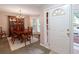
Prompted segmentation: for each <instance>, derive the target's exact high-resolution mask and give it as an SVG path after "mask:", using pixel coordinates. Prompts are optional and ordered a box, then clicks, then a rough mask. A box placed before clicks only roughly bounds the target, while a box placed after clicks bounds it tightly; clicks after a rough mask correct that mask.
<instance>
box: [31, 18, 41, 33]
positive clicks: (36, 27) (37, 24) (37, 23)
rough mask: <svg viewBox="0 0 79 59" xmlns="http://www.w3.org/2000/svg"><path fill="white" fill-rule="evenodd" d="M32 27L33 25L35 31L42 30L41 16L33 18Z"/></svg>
mask: <svg viewBox="0 0 79 59" xmlns="http://www.w3.org/2000/svg"><path fill="white" fill-rule="evenodd" d="M32 27H33V32H40V18H39V17H37V18H33V19H32Z"/></svg>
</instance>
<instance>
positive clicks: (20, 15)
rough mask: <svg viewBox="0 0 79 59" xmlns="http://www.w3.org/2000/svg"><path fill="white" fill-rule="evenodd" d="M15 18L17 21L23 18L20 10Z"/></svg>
mask: <svg viewBox="0 0 79 59" xmlns="http://www.w3.org/2000/svg"><path fill="white" fill-rule="evenodd" d="M16 17H17V18H18V19H21V18H24V16H22V13H21V9H20V10H19V15H17V16H16Z"/></svg>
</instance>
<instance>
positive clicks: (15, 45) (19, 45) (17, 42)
mask: <svg viewBox="0 0 79 59" xmlns="http://www.w3.org/2000/svg"><path fill="white" fill-rule="evenodd" d="M37 41H38V39H37V38H35V37H33V39H31V43H34V42H37ZM8 42H9V45H10V49H11V51H14V50H17V49H19V48H22V47H24V46H25V43H20V41H18V40H16V41H15V43H14V44H12V42H11V37H8ZM28 44H30V42H29V41H28V42H26V45H28Z"/></svg>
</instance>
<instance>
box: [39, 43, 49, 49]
mask: <svg viewBox="0 0 79 59" xmlns="http://www.w3.org/2000/svg"><path fill="white" fill-rule="evenodd" d="M40 45H41V46H43V47H45V48H47V49H49V50H50V48H49V47H47V46H46V45H44V44H42V43H40Z"/></svg>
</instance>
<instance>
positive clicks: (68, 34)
mask: <svg viewBox="0 0 79 59" xmlns="http://www.w3.org/2000/svg"><path fill="white" fill-rule="evenodd" d="M66 34H67V36H68V37H70V32H69V29H67V33H66Z"/></svg>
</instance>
